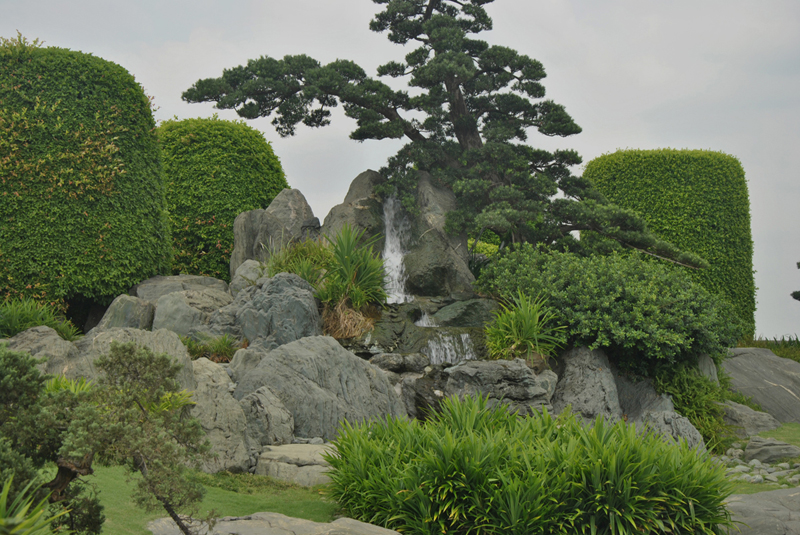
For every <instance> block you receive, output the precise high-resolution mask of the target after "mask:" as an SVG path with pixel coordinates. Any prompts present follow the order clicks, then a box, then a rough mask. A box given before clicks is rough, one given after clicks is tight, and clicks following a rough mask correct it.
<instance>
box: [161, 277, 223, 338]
mask: <svg viewBox="0 0 800 535" xmlns="http://www.w3.org/2000/svg"><path fill="white" fill-rule="evenodd" d="M231 301H233V298H232V297H231V295H230V294H229V293H228V292H222V291H220V290H218V289H215V288H205V289H202V290H183V291H180V292H172V293H169V294H166V295H162V296H161V297H159V298H158V301H157V302H156V311H155V316H154V317H153V329H154V330H155V329H167V330H169V331H172V332H174V333H176V334H178V335H180V336H188V335H189V333H190V332H192V331H193V330H195V331H196V330H202V328H203V326H204V325H206V324H207V323H208V322H209V320H210V318H211V314H213V313H214V312H216V311H217V310H219V309H220V308H222V307H224V306H227V305H229V304H230V303H231Z"/></svg>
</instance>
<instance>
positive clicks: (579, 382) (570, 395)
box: [553, 347, 622, 423]
mask: <svg viewBox="0 0 800 535" xmlns="http://www.w3.org/2000/svg"><path fill="white" fill-rule="evenodd" d="M559 360H560V362H561V363H562V365H563V367H564V372H563V373H562V374H561V376H560V377H559V381H558V385H557V386H556V391H555V394H554V395H553V410H554V411H555V412H556V413H561V412H562V411H563V410H565V409H566V408H567V407H572V412H574V413H575V415H576V416H578V417H580V418H581V419H583V421H584V422H587V423H588V422H593V421H594V420H595V419H596V418H597V417H598V416H603V417H604V418H605V419H606V421H610V422H616V421H618V420H619V419H621V418H622V408H621V407H620V405H619V396H618V394H617V386H616V381H615V380H614V373H613V371H612V369H611V365H610V364H609V362H608V357H607V356H606V354H605V353H603V352H602V351H600V350H598V349H595V350H594V351H592V350H590V349H589V348H587V347H576V348H575V349H571V350H569V351H566V352H564V353H562V354H561V356H560V357H559Z"/></svg>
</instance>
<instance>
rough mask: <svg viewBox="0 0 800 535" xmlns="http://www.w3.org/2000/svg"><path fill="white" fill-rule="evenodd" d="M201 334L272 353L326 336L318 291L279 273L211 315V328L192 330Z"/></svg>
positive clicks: (209, 323) (242, 293)
mask: <svg viewBox="0 0 800 535" xmlns="http://www.w3.org/2000/svg"><path fill="white" fill-rule="evenodd" d="M156 313H157V311H156ZM201 332H205V333H208V334H210V335H212V336H220V335H223V334H228V335H231V336H233V337H235V338H237V339H239V340H241V339H243V338H245V339H247V340H248V341H249V342H250V346H251V347H253V346H257V347H261V348H262V349H265V350H269V349H273V348H275V347H278V346H280V345H283V344H286V343H289V342H292V341H294V340H297V339H300V338H304V337H306V336H318V335H320V334H322V319H321V318H320V315H319V310H318V309H317V302H316V300H315V299H314V288H312V287H311V285H310V284H309V283H308V282H306V281H304V280H303V279H301V278H300V277H298V276H297V275H294V274H290V273H278V274H277V275H275V276H274V277H272V278H269V279H263V281H260V284H259V285H257V286H250V287H248V288H245V289H243V290H242V291H240V292H239V293H238V294H237V295H236V299H234V301H233V303H231V304H230V305H228V306H225V307H222V308H221V309H219V310H218V311H216V312H214V313H213V314H212V315H211V317H210V319H209V322H208V325H206V326H202V327H200V328H197V329H192V331H191V333H190V334H191V335H193V336H195V335H197V336H199V333H201Z"/></svg>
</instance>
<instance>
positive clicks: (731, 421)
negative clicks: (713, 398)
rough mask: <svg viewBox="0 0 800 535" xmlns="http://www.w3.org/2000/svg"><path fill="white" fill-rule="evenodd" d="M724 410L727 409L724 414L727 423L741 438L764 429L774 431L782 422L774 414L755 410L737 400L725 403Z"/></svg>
mask: <svg viewBox="0 0 800 535" xmlns="http://www.w3.org/2000/svg"><path fill="white" fill-rule="evenodd" d="M722 410H723V411H725V414H724V416H723V419H724V421H725V423H726V424H727V425H729V426H731V427H732V428H733V431H734V433H736V436H738V437H741V438H746V437H751V436H754V435H757V434H759V433H761V432H762V431H772V430H773V429H777V428H779V427H780V426H781V423H780V422H779V421H778V420H776V419H775V418H773V417H772V415H770V414H768V413H766V412H761V411H754V410H753V409H751V408H750V407H748V406H747V405H742V404H741V403H736V402H735V401H726V402H725V403H723V404H722Z"/></svg>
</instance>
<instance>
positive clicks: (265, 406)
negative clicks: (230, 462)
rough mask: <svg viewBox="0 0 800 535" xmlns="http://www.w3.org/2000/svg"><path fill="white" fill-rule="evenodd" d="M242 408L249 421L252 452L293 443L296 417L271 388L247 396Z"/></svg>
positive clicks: (248, 435)
mask: <svg viewBox="0 0 800 535" xmlns="http://www.w3.org/2000/svg"><path fill="white" fill-rule="evenodd" d="M241 407H242V410H243V411H244V416H245V418H246V420H247V441H248V445H249V447H250V450H251V451H261V450H262V448H263V447H264V446H268V445H271V444H289V443H291V442H292V438H293V436H292V433H294V417H293V416H292V413H290V412H289V411H288V410H287V409H286V407H285V406H284V405H283V402H282V401H281V400H280V399H278V397H277V396H276V395H275V394H273V393H272V392H270V390H269V388H266V387H261V388H259V389H258V390H256V391H255V392H253V393H252V394H248V395H246V396H245V397H244V398H242V401H241Z"/></svg>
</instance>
